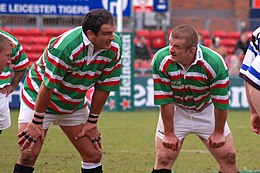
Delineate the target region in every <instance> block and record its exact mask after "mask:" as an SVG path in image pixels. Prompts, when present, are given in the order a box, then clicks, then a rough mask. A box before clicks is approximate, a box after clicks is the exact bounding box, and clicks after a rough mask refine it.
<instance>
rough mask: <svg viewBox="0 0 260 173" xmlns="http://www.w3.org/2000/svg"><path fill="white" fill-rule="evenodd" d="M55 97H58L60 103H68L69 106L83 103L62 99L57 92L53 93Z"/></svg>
mask: <svg viewBox="0 0 260 173" xmlns="http://www.w3.org/2000/svg"><path fill="white" fill-rule="evenodd" d="M53 95H55V96H56V97H58V98H59V100H60V101H62V102H64V103H67V104H70V105H78V104H79V103H80V102H81V101H79V102H73V101H69V100H67V99H65V98H64V97H62V96H61V95H59V94H56V93H55V92H53Z"/></svg>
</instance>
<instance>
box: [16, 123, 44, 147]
mask: <svg viewBox="0 0 260 173" xmlns="http://www.w3.org/2000/svg"><path fill="white" fill-rule="evenodd" d="M18 138H19V140H18V144H19V145H20V146H21V150H24V149H26V148H28V151H32V150H33V148H34V146H35V144H36V142H37V140H40V141H41V142H42V143H43V140H44V131H43V126H42V124H41V125H36V124H33V123H28V125H27V127H26V128H25V129H24V130H23V131H22V132H20V133H19V134H18Z"/></svg>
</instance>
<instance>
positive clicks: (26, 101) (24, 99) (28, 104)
mask: <svg viewBox="0 0 260 173" xmlns="http://www.w3.org/2000/svg"><path fill="white" fill-rule="evenodd" d="M22 99H23V101H24V103H25V104H26V105H27V106H29V107H30V108H31V109H32V110H34V105H33V104H32V103H31V102H29V101H28V100H27V98H26V97H25V96H24V93H23V90H22Z"/></svg>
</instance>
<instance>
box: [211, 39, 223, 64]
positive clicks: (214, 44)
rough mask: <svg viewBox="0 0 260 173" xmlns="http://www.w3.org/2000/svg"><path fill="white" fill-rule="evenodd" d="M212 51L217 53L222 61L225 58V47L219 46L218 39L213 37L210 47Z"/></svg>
mask: <svg viewBox="0 0 260 173" xmlns="http://www.w3.org/2000/svg"><path fill="white" fill-rule="evenodd" d="M210 48H211V49H212V50H214V51H215V52H217V53H219V54H220V55H221V56H222V57H223V58H224V59H225V58H226V56H227V49H226V47H225V46H223V45H221V39H220V37H215V38H213V39H212V45H211V46H210Z"/></svg>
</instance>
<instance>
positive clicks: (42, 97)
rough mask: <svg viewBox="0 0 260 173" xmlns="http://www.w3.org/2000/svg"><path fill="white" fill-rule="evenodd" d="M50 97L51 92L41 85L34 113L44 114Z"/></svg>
mask: <svg viewBox="0 0 260 173" xmlns="http://www.w3.org/2000/svg"><path fill="white" fill-rule="evenodd" d="M51 96H52V90H51V89H49V88H47V87H46V86H45V85H44V84H43V83H42V84H41V87H40V90H39V93H38V97H37V99H36V103H35V108H34V111H36V112H39V113H45V111H46V109H47V107H48V105H49V103H50V100H51Z"/></svg>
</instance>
